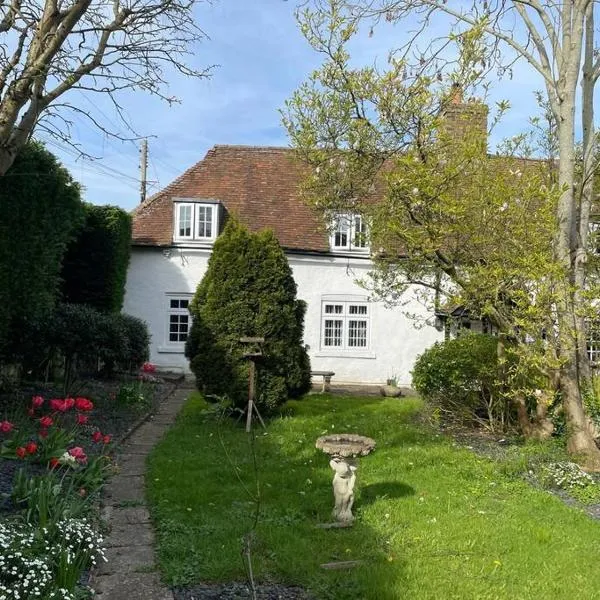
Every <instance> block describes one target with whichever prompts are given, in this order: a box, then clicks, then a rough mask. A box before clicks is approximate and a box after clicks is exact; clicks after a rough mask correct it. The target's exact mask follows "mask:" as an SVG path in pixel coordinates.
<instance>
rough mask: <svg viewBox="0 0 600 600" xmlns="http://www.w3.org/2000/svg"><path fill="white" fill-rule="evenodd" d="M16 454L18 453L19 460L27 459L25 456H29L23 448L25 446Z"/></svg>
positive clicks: (19, 448) (18, 449)
mask: <svg viewBox="0 0 600 600" xmlns="http://www.w3.org/2000/svg"><path fill="white" fill-rule="evenodd" d="M15 452H16V453H17V456H18V457H19V458H25V455H26V454H27V450H25V448H23V446H19V447H18V448H17V449H16V450H15Z"/></svg>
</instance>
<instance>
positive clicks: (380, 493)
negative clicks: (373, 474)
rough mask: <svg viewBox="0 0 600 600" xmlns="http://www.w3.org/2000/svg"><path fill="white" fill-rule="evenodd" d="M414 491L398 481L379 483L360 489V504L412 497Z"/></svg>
mask: <svg viewBox="0 0 600 600" xmlns="http://www.w3.org/2000/svg"><path fill="white" fill-rule="evenodd" d="M414 495H415V489H414V488H413V487H412V486H410V485H407V484H406V483H402V482H400V481H381V482H379V483H370V484H368V485H365V486H362V487H361V488H360V503H361V504H373V503H374V502H376V501H377V500H385V499H394V498H404V497H405V496H414Z"/></svg>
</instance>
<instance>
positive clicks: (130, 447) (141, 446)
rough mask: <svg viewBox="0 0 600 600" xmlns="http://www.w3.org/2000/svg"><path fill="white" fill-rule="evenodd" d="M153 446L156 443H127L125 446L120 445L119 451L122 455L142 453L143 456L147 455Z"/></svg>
mask: <svg viewBox="0 0 600 600" xmlns="http://www.w3.org/2000/svg"><path fill="white" fill-rule="evenodd" d="M154 446H156V444H155V443H152V442H135V443H131V444H127V446H122V447H121V449H120V450H119V452H120V453H121V454H122V455H126V454H128V455H131V454H143V455H144V456H148V454H150V452H151V450H152V448H154Z"/></svg>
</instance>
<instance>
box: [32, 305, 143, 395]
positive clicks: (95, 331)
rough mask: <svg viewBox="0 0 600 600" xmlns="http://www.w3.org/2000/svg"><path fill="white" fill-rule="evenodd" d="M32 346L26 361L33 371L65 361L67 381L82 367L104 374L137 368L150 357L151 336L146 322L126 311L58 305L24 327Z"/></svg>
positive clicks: (135, 369) (82, 368)
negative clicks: (47, 363) (118, 311)
mask: <svg viewBox="0 0 600 600" xmlns="http://www.w3.org/2000/svg"><path fill="white" fill-rule="evenodd" d="M23 337H24V339H25V340H28V347H30V348H31V354H30V358H29V360H28V361H27V360H26V364H27V365H29V367H30V369H31V370H32V371H35V370H36V366H37V365H39V364H42V363H44V362H46V361H48V360H51V359H53V358H54V359H58V358H62V359H64V362H65V379H66V380H67V387H68V382H69V380H71V379H72V378H73V377H75V376H76V374H77V373H78V372H79V371H80V370H87V371H92V372H94V373H95V372H97V371H98V368H99V366H100V365H102V370H103V372H105V373H111V372H112V371H114V370H115V369H120V370H127V371H137V369H138V368H139V367H141V366H142V364H143V363H144V361H146V360H147V359H148V356H149V344H150V335H149V333H148V327H147V325H146V323H145V322H144V321H142V320H141V319H137V318H136V317H132V316H130V315H125V314H106V313H102V312H100V311H98V310H97V309H95V308H93V307H91V306H89V305H86V304H59V305H58V307H57V308H56V310H55V311H54V313H53V315H52V316H51V317H50V318H48V319H46V321H45V322H44V323H43V324H41V323H32V328H31V330H28V329H24V331H23Z"/></svg>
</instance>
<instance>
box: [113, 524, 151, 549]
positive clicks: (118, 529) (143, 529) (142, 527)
mask: <svg viewBox="0 0 600 600" xmlns="http://www.w3.org/2000/svg"><path fill="white" fill-rule="evenodd" d="M153 544H154V531H153V530H152V525H150V523H119V524H113V523H111V531H110V534H109V535H108V536H107V538H106V546H107V547H110V548H115V547H118V546H149V547H152V546H153Z"/></svg>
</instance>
